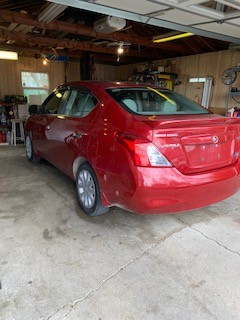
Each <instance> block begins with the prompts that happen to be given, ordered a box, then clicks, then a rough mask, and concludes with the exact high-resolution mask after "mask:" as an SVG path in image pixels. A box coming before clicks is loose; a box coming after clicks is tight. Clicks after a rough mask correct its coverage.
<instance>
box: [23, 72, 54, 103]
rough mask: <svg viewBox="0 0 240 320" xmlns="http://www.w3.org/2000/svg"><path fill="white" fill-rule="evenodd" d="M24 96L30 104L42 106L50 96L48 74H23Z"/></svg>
mask: <svg viewBox="0 0 240 320" xmlns="http://www.w3.org/2000/svg"><path fill="white" fill-rule="evenodd" d="M21 78H22V88H23V94H24V96H26V97H27V101H28V103H30V104H39V105H40V104H42V103H43V101H44V100H45V99H46V98H47V96H48V94H49V77H48V74H47V73H39V72H26V71H22V72H21Z"/></svg>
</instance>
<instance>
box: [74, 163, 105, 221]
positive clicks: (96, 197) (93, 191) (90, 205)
mask: <svg viewBox="0 0 240 320" xmlns="http://www.w3.org/2000/svg"><path fill="white" fill-rule="evenodd" d="M76 187H77V197H78V201H79V204H80V207H81V208H82V210H83V211H84V212H85V213H86V214H87V215H88V216H90V217H94V216H100V215H102V214H104V213H106V212H107V211H108V210H109V208H108V207H104V206H103V205H102V201H101V195H100V189H99V184H98V181H97V177H96V175H95V173H94V171H93V169H92V167H91V166H90V165H89V164H88V163H87V162H84V163H82V164H81V165H80V166H79V168H78V171H77V175H76Z"/></svg>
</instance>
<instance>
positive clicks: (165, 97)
mask: <svg viewBox="0 0 240 320" xmlns="http://www.w3.org/2000/svg"><path fill="white" fill-rule="evenodd" d="M107 92H108V93H109V94H110V95H111V96H112V97H113V98H114V99H115V100H116V101H117V102H118V103H119V104H120V105H121V106H122V107H123V108H124V109H126V110H128V111H129V112H132V113H136V114H140V115H170V114H207V113H210V112H209V111H208V110H207V109H205V108H203V107H201V106H200V105H199V104H197V103H196V102H194V101H192V100H190V99H188V98H186V97H184V96H182V95H180V94H178V93H175V92H172V91H167V90H162V89H159V88H150V87H146V88H144V87H143V88H139V87H138V88H137V87H136V88H126V87H125V88H113V89H108V90H107Z"/></svg>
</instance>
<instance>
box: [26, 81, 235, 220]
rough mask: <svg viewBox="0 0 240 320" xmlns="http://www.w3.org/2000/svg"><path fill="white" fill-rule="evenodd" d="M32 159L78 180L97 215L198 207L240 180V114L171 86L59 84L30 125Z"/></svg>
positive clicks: (84, 202)
mask: <svg viewBox="0 0 240 320" xmlns="http://www.w3.org/2000/svg"><path fill="white" fill-rule="evenodd" d="M25 130H26V154H27V158H28V159H29V160H30V161H36V160H39V159H41V158H45V159H46V160H48V161H49V162H51V163H52V164H53V165H55V166H56V167H58V168H59V169H60V170H62V171H63V172H65V173H66V174H67V175H69V176H70V177H71V178H73V179H75V180H76V189H77V196H78V200H79V204H80V206H81V208H82V209H83V211H84V212H85V213H86V214H88V215H90V216H97V215H100V214H103V213H105V212H107V210H108V208H109V207H111V206H118V207H121V208H124V209H126V210H129V211H134V212H137V213H170V212H179V211H185V210H190V209H194V208H199V207H202V206H206V205H209V204H212V203H215V202H217V201H220V200H223V199H225V198H227V197H229V196H231V195H233V194H234V193H235V192H237V191H238V189H239V186H240V177H239V174H240V162H239V152H240V120H239V119H238V118H226V117H222V116H219V115H215V114H212V113H210V112H209V111H208V110H206V109H205V108H203V107H201V106H199V105H198V104H196V103H195V102H193V101H191V100H189V99H187V98H185V97H183V96H181V95H179V94H177V93H175V92H172V91H168V90H163V89H160V88H157V87H149V86H147V85H136V84H133V83H131V84H130V83H124V82H114V83H113V82H100V81H82V82H74V83H67V84H64V85H62V86H60V87H59V88H57V89H56V90H55V91H54V92H53V93H52V94H51V95H50V96H49V97H48V98H47V99H46V101H45V102H44V103H43V105H42V107H41V109H40V111H39V112H38V114H33V115H31V116H30V117H29V119H28V120H27V122H26V124H25Z"/></svg>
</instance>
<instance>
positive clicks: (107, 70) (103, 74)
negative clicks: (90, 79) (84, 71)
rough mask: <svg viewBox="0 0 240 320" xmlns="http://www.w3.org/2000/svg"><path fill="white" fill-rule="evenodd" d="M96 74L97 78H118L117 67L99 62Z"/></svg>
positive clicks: (109, 79)
mask: <svg viewBox="0 0 240 320" xmlns="http://www.w3.org/2000/svg"><path fill="white" fill-rule="evenodd" d="M95 76H96V80H108V81H115V80H116V79H117V78H116V67H115V66H111V65H105V64H98V63H97V64H96V72H95Z"/></svg>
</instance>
